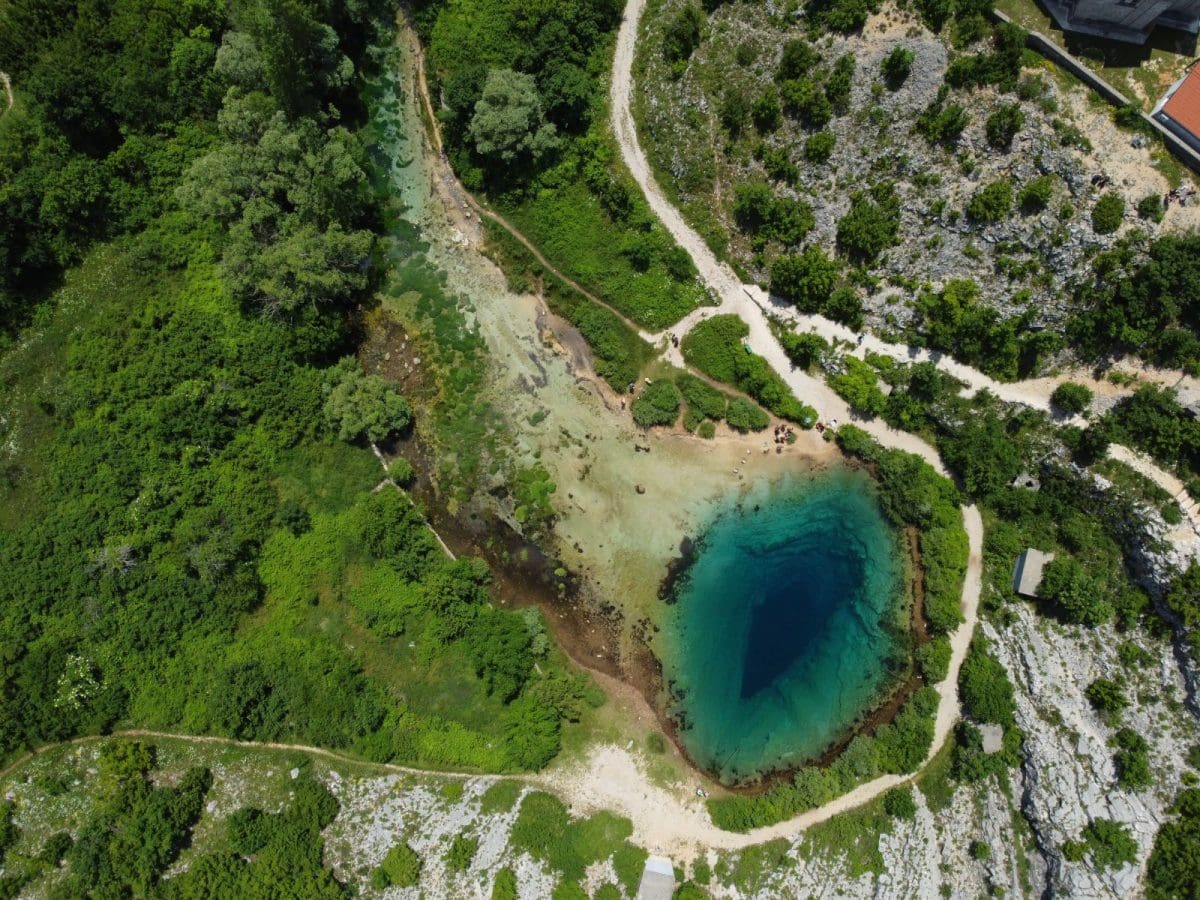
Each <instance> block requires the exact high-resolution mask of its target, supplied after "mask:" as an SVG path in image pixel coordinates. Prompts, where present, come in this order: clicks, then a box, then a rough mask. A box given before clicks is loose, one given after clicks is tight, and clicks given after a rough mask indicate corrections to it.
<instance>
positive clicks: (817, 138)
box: [804, 131, 837, 163]
mask: <svg viewBox="0 0 1200 900" xmlns="http://www.w3.org/2000/svg"><path fill="white" fill-rule="evenodd" d="M836 145H837V137H836V136H835V135H834V133H833V132H832V131H818V132H815V133H813V134H810V135H809V136H808V137H807V138H806V139H805V141H804V158H805V159H807V160H808V161H809V162H811V163H823V162H828V161H829V158H830V157H831V156H833V148H834V147H835V146H836Z"/></svg>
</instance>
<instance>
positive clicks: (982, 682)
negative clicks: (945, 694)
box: [958, 637, 1017, 728]
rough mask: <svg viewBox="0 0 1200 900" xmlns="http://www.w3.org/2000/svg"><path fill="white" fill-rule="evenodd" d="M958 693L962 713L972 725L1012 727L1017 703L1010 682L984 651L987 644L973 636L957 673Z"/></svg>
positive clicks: (1001, 667)
mask: <svg viewBox="0 0 1200 900" xmlns="http://www.w3.org/2000/svg"><path fill="white" fill-rule="evenodd" d="M958 690H959V695H960V696H961V697H962V704H963V711H964V712H966V714H967V715H968V716H970V717H971V718H972V719H974V720H975V721H976V722H989V723H993V724H996V725H1001V726H1003V727H1005V728H1010V727H1012V726H1013V725H1015V724H1016V712H1017V704H1016V702H1015V701H1014V699H1013V686H1012V682H1011V681H1009V680H1008V673H1007V672H1006V671H1005V670H1004V666H1002V665H1001V664H1000V663H999V661H998V660H997V659H996V658H995V657H994V656H992V655H991V653H990V652H989V651H988V645H987V641H986V640H985V639H984V638H982V637H977V638H976V639H975V640H973V641H972V642H971V648H970V650H968V651H967V656H966V659H964V660H963V664H962V669H961V671H959V673H958Z"/></svg>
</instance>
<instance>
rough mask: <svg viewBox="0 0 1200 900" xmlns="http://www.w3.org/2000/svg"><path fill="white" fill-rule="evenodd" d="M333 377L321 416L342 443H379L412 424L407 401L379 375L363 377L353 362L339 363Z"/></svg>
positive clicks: (410, 409)
mask: <svg viewBox="0 0 1200 900" xmlns="http://www.w3.org/2000/svg"><path fill="white" fill-rule="evenodd" d="M336 377H337V382H336V383H335V384H334V385H333V388H332V390H330V392H329V396H328V397H327V398H326V400H325V415H326V416H327V417H328V418H329V420H330V422H332V423H333V426H334V428H335V429H336V430H337V435H338V437H339V438H341V439H342V440H344V441H354V440H358V439H359V438H366V439H367V440H368V441H371V442H372V443H374V442H376V441H382V440H383V439H384V438H386V437H388V436H389V435H391V434H395V433H396V432H399V431H403V430H404V429H406V428H407V427H408V426H409V423H410V422H412V407H411V406H409V405H408V401H407V400H405V399H404V398H403V397H401V396H400V394H398V393H397V392H396V390H395V389H394V388H393V387H392V386H391V385H390V384H388V383H387V382H386V381H385V380H384V379H383V378H381V377H380V376H378V375H364V374H363V372H362V370H361V369H360V368H359V367H358V364H357V363H356V362H354V361H353V360H345V361H343V363H342V364H341V365H340V366H339V369H338V371H337V376H336Z"/></svg>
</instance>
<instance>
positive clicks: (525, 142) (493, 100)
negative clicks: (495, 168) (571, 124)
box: [470, 69, 558, 163]
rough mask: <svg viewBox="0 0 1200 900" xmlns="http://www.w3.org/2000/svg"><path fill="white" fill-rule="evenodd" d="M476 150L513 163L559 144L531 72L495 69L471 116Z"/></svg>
mask: <svg viewBox="0 0 1200 900" xmlns="http://www.w3.org/2000/svg"><path fill="white" fill-rule="evenodd" d="M470 133H471V138H472V139H473V140H474V141H475V149H476V150H478V151H479V152H480V153H481V154H483V155H484V156H494V157H497V158H499V159H500V160H502V161H504V162H506V163H511V162H514V161H515V160H517V159H518V158H519V157H530V158H532V159H533V160H535V161H536V160H538V159H540V158H541V157H543V156H544V155H545V154H546V153H548V152H550V151H551V150H553V149H554V148H555V147H557V146H558V132H557V129H555V127H554V125H553V124H551V123H549V122H546V121H545V118H544V112H543V109H542V98H541V97H540V96H539V95H538V92H537V85H536V83H535V82H534V79H533V76H532V75H526V74H524V73H521V72H514V71H513V70H512V69H492V70H491V71H490V72H488V76H487V81H486V82H484V85H483V96H481V97H480V98H479V102H477V103H476V104H475V115H474V116H473V117H472V118H471V126H470Z"/></svg>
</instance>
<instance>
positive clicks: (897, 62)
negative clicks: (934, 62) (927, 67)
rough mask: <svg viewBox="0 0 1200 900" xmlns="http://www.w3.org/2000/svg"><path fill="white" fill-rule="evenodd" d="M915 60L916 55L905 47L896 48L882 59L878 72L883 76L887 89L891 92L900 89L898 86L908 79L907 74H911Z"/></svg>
mask: <svg viewBox="0 0 1200 900" xmlns="http://www.w3.org/2000/svg"><path fill="white" fill-rule="evenodd" d="M916 58H917V56H916V54H915V53H913V52H912V51H911V50H909V49H908V48H907V47H896V48H895V49H894V50H892V52H891V53H889V54H888V55H887V56H885V57H884V58H883V62H882V63H881V64H880V66H879V71H880V72H881V73H882V74H883V80H884V81H885V82H887V86H888V87H889V88H891V89H892V90H893V91H896V90H899V89H900V86H901V85H902V84H904V82H905V81H906V80H907V79H908V76H909V73H911V72H912V65H913V61H914V60H915V59H916Z"/></svg>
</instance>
